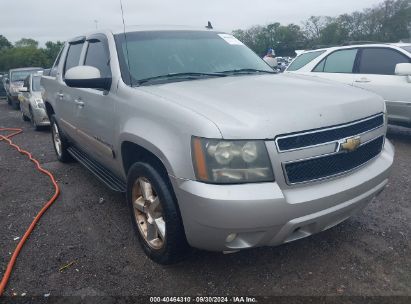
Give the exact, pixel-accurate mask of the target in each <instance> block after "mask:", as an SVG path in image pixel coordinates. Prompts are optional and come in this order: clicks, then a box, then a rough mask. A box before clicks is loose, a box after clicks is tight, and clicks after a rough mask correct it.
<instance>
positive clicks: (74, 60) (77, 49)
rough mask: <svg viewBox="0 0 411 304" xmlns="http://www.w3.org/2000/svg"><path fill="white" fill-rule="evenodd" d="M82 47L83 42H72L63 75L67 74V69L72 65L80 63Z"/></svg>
mask: <svg viewBox="0 0 411 304" xmlns="http://www.w3.org/2000/svg"><path fill="white" fill-rule="evenodd" d="M82 48H83V43H76V44H70V46H69V49H68V52H67V57H66V63H65V65H64V71H63V75H65V74H66V71H68V70H69V69H71V68H72V67H75V66H78V65H79V63H80V55H81V50H82Z"/></svg>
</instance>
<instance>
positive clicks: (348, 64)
mask: <svg viewBox="0 0 411 304" xmlns="http://www.w3.org/2000/svg"><path fill="white" fill-rule="evenodd" d="M357 53H358V50H357V49H349V50H341V51H336V52H334V53H331V54H330V55H328V57H326V58H325V59H324V60H323V61H321V62H320V63H319V64H318V65H317V66H316V67H315V69H314V70H313V72H324V73H353V71H354V64H355V59H356V57H357Z"/></svg>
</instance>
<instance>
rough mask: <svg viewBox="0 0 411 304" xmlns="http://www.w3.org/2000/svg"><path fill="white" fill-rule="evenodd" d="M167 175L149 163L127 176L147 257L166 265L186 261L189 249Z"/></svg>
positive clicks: (129, 198)
mask: <svg viewBox="0 0 411 304" xmlns="http://www.w3.org/2000/svg"><path fill="white" fill-rule="evenodd" d="M166 178H168V177H167V176H166V175H165V174H161V173H159V172H158V171H157V170H156V169H155V168H154V167H153V166H152V165H150V164H148V163H142V162H139V163H135V164H134V165H133V166H132V167H131V168H130V170H129V173H128V176H127V203H128V205H129V208H130V212H131V217H132V222H133V226H134V230H135V231H136V233H137V236H138V239H139V242H140V245H141V247H142V248H143V250H144V252H145V254H146V255H147V256H148V257H149V258H150V259H152V260H153V261H154V262H156V263H159V264H163V265H167V264H173V263H176V262H178V261H180V260H182V259H184V258H185V256H186V255H187V253H188V252H189V248H190V247H189V245H188V244H187V240H186V237H185V233H184V227H183V223H182V220H181V216H180V212H179V209H178V206H177V200H176V198H175V196H174V193H173V191H172V189H171V185H169V183H167V180H166Z"/></svg>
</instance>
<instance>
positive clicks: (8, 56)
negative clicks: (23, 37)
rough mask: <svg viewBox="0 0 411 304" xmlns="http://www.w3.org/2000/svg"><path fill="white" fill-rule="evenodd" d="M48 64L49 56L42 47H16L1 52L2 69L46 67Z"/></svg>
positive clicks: (0, 64)
mask: <svg viewBox="0 0 411 304" xmlns="http://www.w3.org/2000/svg"><path fill="white" fill-rule="evenodd" d="M47 64H48V60H47V56H46V55H45V54H44V52H43V51H42V50H41V49H36V48H32V47H19V48H16V47H14V48H10V49H6V50H3V51H2V52H1V53H0V71H7V70H9V69H13V68H22V67H46V66H47Z"/></svg>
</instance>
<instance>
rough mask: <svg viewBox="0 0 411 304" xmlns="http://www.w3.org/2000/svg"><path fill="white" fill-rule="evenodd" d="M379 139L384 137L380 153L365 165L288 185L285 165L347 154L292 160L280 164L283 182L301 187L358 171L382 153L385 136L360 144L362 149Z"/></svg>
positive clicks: (341, 152) (337, 152)
mask: <svg viewBox="0 0 411 304" xmlns="http://www.w3.org/2000/svg"><path fill="white" fill-rule="evenodd" d="M381 137H384V138H383V142H382V146H381V151H380V153H378V154H377V155H376V156H374V157H373V158H371V159H369V160H368V161H366V162H365V163H363V164H361V165H359V166H357V167H355V168H352V169H350V170H346V171H343V172H340V173H336V174H333V175H328V176H324V177H321V178H316V179H310V180H306V181H303V182H296V183H290V181H289V179H288V174H287V170H286V169H285V165H287V164H292V163H298V162H302V161H306V160H311V159H317V158H323V157H327V156H332V155H336V154H343V153H347V152H344V151H336V152H334V153H328V154H322V155H318V156H313V157H308V158H303V159H299V160H292V161H287V162H283V163H281V167H282V169H283V174H284V179H285V182H286V183H287V185H289V186H293V185H301V184H307V183H313V182H317V181H322V180H325V179H330V178H334V177H337V176H341V175H344V174H347V173H349V172H352V171H354V170H356V169H358V168H361V167H362V166H365V165H366V164H368V163H369V162H370V161H372V160H373V159H375V158H376V157H378V156H379V155H380V154H381V152H382V150H383V149H384V146H385V136H379V137H376V138H373V139H370V140H368V141H366V142H364V143H362V144H361V145H360V147H362V146H364V145H366V144H369V143H370V142H372V141H375V140H378V139H380V138H381Z"/></svg>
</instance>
